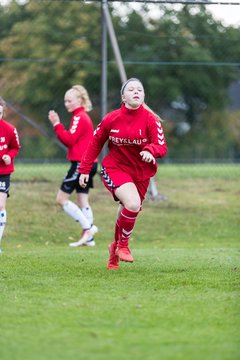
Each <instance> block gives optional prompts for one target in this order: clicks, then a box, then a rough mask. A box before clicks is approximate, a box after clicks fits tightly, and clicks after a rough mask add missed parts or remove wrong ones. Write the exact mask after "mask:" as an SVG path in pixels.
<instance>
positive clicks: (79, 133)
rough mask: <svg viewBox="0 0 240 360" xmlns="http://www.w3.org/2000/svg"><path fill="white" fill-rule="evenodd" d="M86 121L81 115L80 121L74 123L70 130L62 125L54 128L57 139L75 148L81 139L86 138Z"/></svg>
mask: <svg viewBox="0 0 240 360" xmlns="http://www.w3.org/2000/svg"><path fill="white" fill-rule="evenodd" d="M84 128H85V119H84V116H83V115H81V118H80V120H79V121H75V122H74V121H72V122H71V125H70V128H69V130H66V128H65V127H64V125H63V124H62V123H59V124H57V125H55V126H54V131H55V133H56V136H57V138H58V139H59V140H60V141H61V143H63V144H64V145H65V146H67V147H71V146H73V145H74V144H75V143H76V142H77V141H78V140H79V139H80V138H81V137H84Z"/></svg>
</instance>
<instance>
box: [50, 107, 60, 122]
mask: <svg viewBox="0 0 240 360" xmlns="http://www.w3.org/2000/svg"><path fill="white" fill-rule="evenodd" d="M48 120H49V121H50V122H51V123H52V125H53V126H55V125H57V124H59V123H60V119H59V116H58V113H56V111H54V110H50V111H49V113H48Z"/></svg>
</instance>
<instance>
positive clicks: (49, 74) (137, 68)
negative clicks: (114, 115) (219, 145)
mask: <svg viewBox="0 0 240 360" xmlns="http://www.w3.org/2000/svg"><path fill="white" fill-rule="evenodd" d="M156 9H159V11H160V13H161V14H162V15H161V16H159V18H156V17H154V18H153V17H152V16H151V13H150V12H149V8H148V7H147V6H145V5H144V6H142V8H141V10H140V12H137V11H134V10H132V9H130V7H128V12H127V13H126V15H125V16H122V15H120V13H119V12H118V11H116V10H115V11H114V12H113V14H114V16H113V24H114V28H115V32H116V34H117V38H118V41H119V47H120V50H121V54H122V57H123V60H124V63H125V66H126V72H127V75H128V77H132V76H134V77H139V78H140V79H141V80H142V81H143V83H144V86H145V89H146V102H147V103H148V104H149V105H150V106H151V107H152V108H153V109H154V110H155V111H156V112H158V113H159V114H160V115H161V116H163V117H164V118H166V119H167V120H168V121H166V123H165V127H166V131H167V133H168V139H169V140H168V143H169V147H170V152H169V154H170V156H173V157H174V154H176V153H178V154H180V153H181V151H180V149H181V148H182V150H183V151H182V153H184V151H185V150H184V149H185V148H187V147H188V146H192V145H193V146H194V143H195V142H196V141H197V139H198V138H199V136H200V135H201V134H202V135H203V134H204V133H205V135H206V131H205V128H204V126H205V125H206V123H205V121H204V119H206V118H207V119H208V127H207V128H208V131H209V133H210V129H214V128H215V126H216V121H215V120H213V119H214V115H212V114H211V113H212V112H213V114H215V113H216V112H217V114H218V117H220V120H219V122H218V124H221V127H222V131H223V132H225V133H226V134H227V136H228V138H227V139H226V141H227V142H228V141H229V137H230V138H231V140H230V141H231V142H232V143H235V142H236V139H235V138H234V137H233V136H230V135H229V134H230V132H229V131H228V127H229V126H230V125H229V124H228V123H227V122H226V121H223V119H226V117H225V114H224V113H222V110H223V109H225V108H226V106H227V103H228V97H227V93H226V92H227V88H228V86H229V84H230V83H231V81H232V80H234V79H239V77H240V75H239V67H237V66H224V64H223V63H226V62H228V63H237V62H239V58H240V48H239V46H238V43H239V33H240V29H236V28H233V27H225V26H223V25H222V24H221V22H219V21H217V20H215V19H214V18H213V16H212V14H211V13H209V12H208V11H207V10H206V8H205V7H204V6H196V5H194V6H191V5H187V6H183V8H182V10H181V11H176V10H175V9H171V8H169V7H168V6H163V5H159V6H156ZM0 10H1V11H0V22H1V28H0V35H1V38H0V58H1V62H0V71H1V77H0V86H1V89H2V96H4V97H7V98H8V99H10V100H11V99H13V101H14V102H16V103H18V104H19V105H21V107H23V108H24V109H25V110H26V111H27V112H29V113H31V115H32V116H33V117H34V118H35V119H37V121H38V122H39V123H42V124H43V123H44V122H45V124H44V126H45V127H46V126H49V124H48V122H46V118H47V112H48V110H49V109H50V108H55V109H57V110H58V111H59V112H60V114H62V116H64V117H65V116H66V112H65V110H64V106H63V96H64V93H65V91H66V89H68V88H69V87H70V86H72V84H74V83H82V84H83V85H84V86H86V88H87V89H88V90H89V93H90V96H91V98H92V99H93V103H94V105H95V109H94V111H93V112H92V113H91V115H92V117H93V119H94V121H95V124H96V123H97V122H99V120H100V119H99V114H100V109H99V107H100V85H101V84H100V81H101V9H100V2H91V3H86V2H81V1H63V0H58V1H34V0H30V1H28V2H25V3H23V4H21V5H20V4H18V3H17V2H16V1H12V2H10V3H9V5H8V6H0ZM108 59H109V64H108V73H109V76H108V86H109V87H108V97H109V99H108V100H109V103H108V107H109V110H111V109H113V108H116V106H119V104H120V94H119V89H120V85H121V83H120V79H119V74H118V70H117V68H116V64H115V61H114V55H113V52H112V50H111V47H110V42H108ZM219 63H220V64H219ZM221 63H222V64H221ZM201 139H202V140H201V141H205V143H207V141H208V137H206V136H202V138H201ZM214 141H221V140H220V137H215V138H214ZM39 144H40V145H41V143H39ZM40 145H39V146H40ZM205 145H206V144H205ZM226 146H227V145H226ZM205 147H206V146H205ZM51 154H52V150H51ZM56 154H57V152H56ZM188 156H191V154H189V155H188Z"/></svg>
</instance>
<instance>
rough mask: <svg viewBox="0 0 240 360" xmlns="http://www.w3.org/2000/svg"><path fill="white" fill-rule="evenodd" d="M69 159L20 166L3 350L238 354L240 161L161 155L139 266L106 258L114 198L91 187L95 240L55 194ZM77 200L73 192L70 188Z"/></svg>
mask: <svg viewBox="0 0 240 360" xmlns="http://www.w3.org/2000/svg"><path fill="white" fill-rule="evenodd" d="M66 169H67V166H66V164H65V165H60V164H59V165H57V166H55V165H51V166H49V165H47V164H43V165H40V166H32V165H18V166H17V169H16V172H15V173H14V177H13V183H12V187H11V196H10V198H9V199H8V203H7V210H8V223H7V227H6V230H5V234H4V239H3V250H4V252H3V254H2V255H1V256H0V314H1V317H0V329H1V336H0V358H1V360H15V359H16V360H18V359H26V360H28V359H29V360H40V359H41V360H42V359H53V360H55V359H58V360H59V359H60V360H61V359H84V360H85V359H86V360H88V359H89V360H92V359H94V360H95V359H96V360H98V359H104V360H105V359H116V360H121V359H126V360H128V359H139V360H155V359H156V360H158V359H161V360H202V359H206V360H208V359H209V360H215V359H216V360H235V359H236V360H237V359H239V358H240V348H239V340H240V335H239V325H240V321H239V310H240V306H239V251H240V249H239V239H240V218H239V213H240V205H239V195H240V185H239V177H240V173H239V170H240V167H239V166H234V165H229V166H227V167H223V166H213V165H212V166H210V165H199V166H197V165H194V166H190V165H184V166H183V165H178V166H174V165H163V166H161V167H160V169H159V173H158V176H157V178H156V181H157V184H158V187H159V190H160V192H162V193H164V194H165V195H166V196H167V197H168V200H167V201H166V202H160V203H154V202H148V201H146V202H145V204H144V208H143V211H142V212H141V213H140V215H139V219H138V221H137V224H136V228H135V231H134V234H133V238H132V239H131V248H132V252H133V255H134V257H135V259H136V260H135V262H134V263H133V264H127V263H121V267H120V269H119V270H118V271H108V270H107V268H106V263H107V258H108V253H107V245H108V243H109V242H110V241H111V239H112V235H113V226H114V220H115V215H116V209H117V207H116V204H114V202H113V201H112V199H111V196H110V195H109V193H108V192H107V190H105V189H104V187H103V186H102V184H101V183H100V180H99V178H98V177H97V178H96V180H95V183H96V188H95V189H94V190H93V191H92V192H91V204H92V207H93V209H94V213H95V223H96V225H98V226H99V233H98V234H97V236H96V242H97V246H96V247H95V248H85V247H84V248H77V249H72V248H69V246H68V243H69V242H70V241H73V240H75V239H77V237H78V235H79V227H78V225H77V224H76V223H74V222H72V221H71V219H70V218H69V217H67V216H66V215H65V214H64V213H63V212H62V211H61V210H60V209H59V208H58V207H57V206H56V204H55V196H56V192H57V190H58V186H59V184H60V181H61V179H62V176H63V174H64V172H65V171H66ZM73 199H74V197H73Z"/></svg>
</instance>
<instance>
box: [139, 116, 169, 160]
mask: <svg viewBox="0 0 240 360" xmlns="http://www.w3.org/2000/svg"><path fill="white" fill-rule="evenodd" d="M148 136H149V140H150V143H149V144H147V145H146V146H145V147H144V149H143V150H146V151H149V152H150V153H151V154H152V155H153V156H154V157H155V158H162V157H164V156H165V155H166V153H167V151H168V148H167V143H166V139H165V135H164V132H163V128H162V124H161V122H160V121H159V120H158V118H156V117H155V116H150V117H149V120H148Z"/></svg>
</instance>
